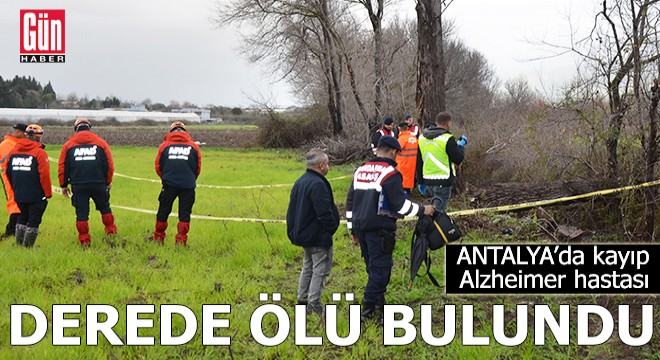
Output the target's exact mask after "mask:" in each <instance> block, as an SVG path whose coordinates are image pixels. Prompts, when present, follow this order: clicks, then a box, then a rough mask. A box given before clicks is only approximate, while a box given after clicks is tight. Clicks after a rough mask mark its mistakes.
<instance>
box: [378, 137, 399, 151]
mask: <svg viewBox="0 0 660 360" xmlns="http://www.w3.org/2000/svg"><path fill="white" fill-rule="evenodd" d="M382 145H384V146H385V147H388V148H390V149H396V150H398V151H401V144H399V140H397V139H395V138H394V136H389V135H385V136H381V137H380V140H378V147H379V148H380V147H381V146H382Z"/></svg>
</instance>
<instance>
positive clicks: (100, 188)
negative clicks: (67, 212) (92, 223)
mask: <svg viewBox="0 0 660 360" xmlns="http://www.w3.org/2000/svg"><path fill="white" fill-rule="evenodd" d="M71 191H72V192H73V196H71V204H72V205H73V206H74V207H75V208H76V221H87V220H89V199H92V201H94V205H96V210H98V211H100V212H101V215H103V214H108V213H111V212H112V210H110V191H109V190H108V188H107V187H106V185H105V184H79V185H71Z"/></svg>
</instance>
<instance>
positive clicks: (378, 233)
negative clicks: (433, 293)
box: [346, 136, 435, 322]
mask: <svg viewBox="0 0 660 360" xmlns="http://www.w3.org/2000/svg"><path fill="white" fill-rule="evenodd" d="M400 150H401V145H400V144H399V142H398V141H397V140H396V139H395V138H394V137H392V136H383V137H381V138H380V140H379V142H378V152H377V154H376V157H375V158H373V159H372V160H371V161H369V162H367V163H365V164H364V165H362V166H360V167H359V168H358V169H357V170H356V171H355V175H354V176H353V183H352V184H351V188H350V189H349V191H348V197H347V199H346V221H347V226H348V229H349V230H350V231H351V233H352V235H353V242H354V243H359V244H360V248H361V250H362V257H363V258H364V262H365V264H366V266H367V275H368V280H367V286H366V287H365V289H364V298H363V301H362V314H361V320H362V321H365V320H367V319H370V318H374V317H377V318H378V321H379V322H381V321H382V314H383V306H384V305H385V291H386V290H387V285H388V284H389V282H390V275H391V273H392V265H393V261H392V251H393V250H394V242H395V232H396V220H397V219H399V218H403V217H405V216H413V215H416V216H422V215H433V212H434V211H435V210H434V208H433V206H432V205H421V204H417V203H414V202H412V201H410V200H408V199H407V198H406V193H405V191H404V190H403V185H402V182H403V178H402V176H401V173H400V172H399V171H398V170H397V169H396V162H395V159H396V154H397V152H398V151H400Z"/></svg>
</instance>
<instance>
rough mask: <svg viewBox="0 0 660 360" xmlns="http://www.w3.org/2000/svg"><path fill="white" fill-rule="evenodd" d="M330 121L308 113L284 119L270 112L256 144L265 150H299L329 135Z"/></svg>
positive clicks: (311, 112) (312, 112) (310, 112)
mask: <svg viewBox="0 0 660 360" xmlns="http://www.w3.org/2000/svg"><path fill="white" fill-rule="evenodd" d="M329 125H330V121H328V120H327V119H326V118H325V117H323V116H316V114H315V112H314V111H313V110H312V111H309V112H306V113H303V114H301V115H296V116H289V117H285V116H284V115H282V114H278V113H275V112H273V111H270V112H269V113H268V119H267V120H266V122H265V123H264V124H263V125H262V126H261V128H260V129H259V136H258V143H259V145H261V146H264V147H267V148H299V147H301V146H303V145H305V144H307V143H310V142H312V141H314V140H318V139H320V138H323V137H325V136H328V135H329V134H330V126H329Z"/></svg>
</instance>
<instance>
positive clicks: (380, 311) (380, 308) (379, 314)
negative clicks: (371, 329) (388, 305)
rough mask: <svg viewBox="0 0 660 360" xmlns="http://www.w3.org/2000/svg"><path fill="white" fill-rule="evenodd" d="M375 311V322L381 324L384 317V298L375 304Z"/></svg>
mask: <svg viewBox="0 0 660 360" xmlns="http://www.w3.org/2000/svg"><path fill="white" fill-rule="evenodd" d="M375 311H376V314H375V317H376V324H378V325H380V326H382V325H383V322H384V318H385V299H382V300H381V301H379V302H378V303H377V304H376V308H375Z"/></svg>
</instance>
